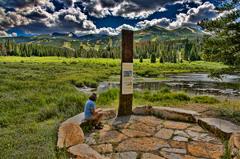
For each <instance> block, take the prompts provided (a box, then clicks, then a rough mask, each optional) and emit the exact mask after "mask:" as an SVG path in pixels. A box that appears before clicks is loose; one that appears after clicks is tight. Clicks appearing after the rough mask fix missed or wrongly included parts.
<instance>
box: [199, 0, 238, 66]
mask: <svg viewBox="0 0 240 159" xmlns="http://www.w3.org/2000/svg"><path fill="white" fill-rule="evenodd" d="M239 2H240V1H239V0H232V1H227V2H226V3H225V5H223V6H221V7H219V8H218V10H219V11H229V12H230V14H228V15H226V16H224V17H221V18H217V19H214V20H210V21H209V20H204V21H202V22H201V23H199V24H200V25H201V26H202V27H203V28H204V29H206V30H208V31H212V32H214V35H212V36H209V37H206V38H205V39H204V48H203V51H204V56H203V57H204V58H205V59H206V60H211V61H221V62H224V63H225V64H228V65H235V66H237V65H238V66H240V23H239V21H238V20H237V19H239V17H240V10H239V9H235V8H237V6H239ZM233 9H235V10H233Z"/></svg>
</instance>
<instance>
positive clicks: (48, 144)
mask: <svg viewBox="0 0 240 159" xmlns="http://www.w3.org/2000/svg"><path fill="white" fill-rule="evenodd" d="M222 68H226V66H225V65H223V64H220V63H210V62H202V61H199V62H192V63H189V62H184V63H178V64H170V63H165V64H160V63H155V64H151V63H150V62H149V61H148V60H145V61H144V62H143V63H139V62H138V60H135V61H134V71H135V74H137V75H139V76H142V77H158V76H159V75H160V74H163V73H180V72H211V71H217V70H220V69H222ZM119 72H120V60H118V59H79V58H59V57H28V58H26V57H0V152H1V153H0V154H1V157H0V158H15V159H16V158H64V155H63V153H62V152H61V151H59V150H57V149H56V146H55V145H56V137H57V128H58V125H59V123H60V122H61V121H63V120H64V119H66V118H68V117H70V116H73V115H76V114H77V113H79V112H81V111H82V109H83V105H84V102H85V100H86V99H87V96H86V95H85V94H83V93H80V92H79V91H78V90H77V89H75V87H74V85H75V86H83V85H86V86H91V87H96V86H97V84H98V83H99V82H101V81H104V80H107V79H108V78H109V77H110V76H113V75H119ZM117 100H118V90H117V89H112V90H109V91H107V92H104V93H102V94H100V96H99V99H98V103H97V104H98V105H99V106H101V107H116V106H117V103H118V101H117ZM239 103H240V102H239V101H226V102H224V101H223V102H222V101H218V100H216V99H214V98H211V97H190V96H188V95H187V94H185V93H183V92H171V91H169V90H168V89H162V90H160V91H158V92H149V91H144V92H143V93H141V92H135V93H134V105H135V106H136V105H140V104H141V105H143V104H144V105H145V104H146V105H159V106H179V107H181V106H183V105H193V106H194V104H198V105H199V104H204V105H208V106H209V107H211V108H212V109H213V110H216V112H219V115H222V116H223V117H225V118H232V119H234V121H236V122H239V121H240V119H239V116H240V115H239V114H240V104H239Z"/></svg>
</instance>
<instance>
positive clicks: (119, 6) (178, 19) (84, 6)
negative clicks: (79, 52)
mask: <svg viewBox="0 0 240 159" xmlns="http://www.w3.org/2000/svg"><path fill="white" fill-rule="evenodd" d="M222 1H223V0H0V36H32V35H39V34H51V33H54V32H59V33H69V32H73V33H75V34H77V35H85V34H107V35H116V34H119V33H120V31H121V29H123V28H124V29H131V30H139V29H144V28H147V27H150V26H154V25H158V26H161V27H164V28H166V29H176V28H179V27H183V26H191V27H197V23H198V22H199V21H201V20H203V19H214V18H217V17H220V16H223V15H224V14H226V13H225V12H223V13H220V12H218V11H217V10H216V7H217V6H218V5H220V4H221V2H222Z"/></svg>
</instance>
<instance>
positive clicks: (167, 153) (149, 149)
mask: <svg viewBox="0 0 240 159" xmlns="http://www.w3.org/2000/svg"><path fill="white" fill-rule="evenodd" d="M103 123H104V128H103V129H102V130H96V131H94V132H92V133H89V134H86V135H85V144H86V145H89V146H90V147H91V148H92V149H94V150H95V151H97V152H98V153H99V154H101V155H102V156H103V157H106V158H111V159H164V158H166V159H203V158H207V159H217V158H220V157H221V156H222V155H223V153H224V146H223V144H222V143H221V140H220V139H218V138H216V137H215V136H214V135H212V134H211V133H210V132H207V131H206V130H204V129H202V128H201V127H200V126H198V125H197V124H192V123H185V122H176V121H170V120H163V119H159V118H156V117H154V116H135V115H132V116H127V117H122V118H117V119H112V120H105V121H103ZM74 150H80V148H78V147H77V146H76V147H73V148H72V149H70V151H74Z"/></svg>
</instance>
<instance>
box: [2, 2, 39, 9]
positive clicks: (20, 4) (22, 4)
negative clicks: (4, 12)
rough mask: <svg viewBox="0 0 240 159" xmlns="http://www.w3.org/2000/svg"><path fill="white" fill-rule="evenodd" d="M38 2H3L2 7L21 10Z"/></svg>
mask: <svg viewBox="0 0 240 159" xmlns="http://www.w3.org/2000/svg"><path fill="white" fill-rule="evenodd" d="M35 1H36V0H1V1H0V6H3V7H9V8H16V7H17V8H21V7H26V6H29V5H32V4H34V3H35Z"/></svg>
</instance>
